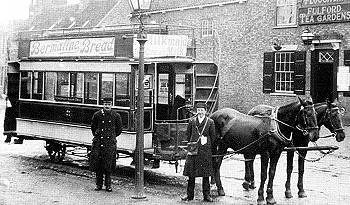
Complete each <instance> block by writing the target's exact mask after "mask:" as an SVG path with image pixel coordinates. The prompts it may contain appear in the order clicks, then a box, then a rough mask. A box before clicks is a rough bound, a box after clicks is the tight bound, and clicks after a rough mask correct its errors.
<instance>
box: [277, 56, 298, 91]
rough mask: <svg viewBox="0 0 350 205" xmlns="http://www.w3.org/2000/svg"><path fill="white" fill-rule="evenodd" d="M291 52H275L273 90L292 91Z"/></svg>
mask: <svg viewBox="0 0 350 205" xmlns="http://www.w3.org/2000/svg"><path fill="white" fill-rule="evenodd" d="M292 55H293V53H292V52H281V53H276V54H275V59H276V60H275V91H276V92H292V91H293V90H294V62H293V61H292Z"/></svg>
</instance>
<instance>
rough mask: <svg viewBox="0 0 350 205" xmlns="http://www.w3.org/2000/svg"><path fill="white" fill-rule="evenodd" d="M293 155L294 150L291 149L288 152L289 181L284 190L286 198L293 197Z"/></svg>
mask: <svg viewBox="0 0 350 205" xmlns="http://www.w3.org/2000/svg"><path fill="white" fill-rule="evenodd" d="M293 157H294V152H293V151H289V152H287V181H286V184H285V188H286V191H285V192H284V195H285V197H286V198H292V197H293V195H292V191H291V189H290V179H291V175H292V171H293Z"/></svg>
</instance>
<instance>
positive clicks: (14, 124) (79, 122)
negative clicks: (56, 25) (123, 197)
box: [4, 25, 218, 168]
mask: <svg viewBox="0 0 350 205" xmlns="http://www.w3.org/2000/svg"><path fill="white" fill-rule="evenodd" d="M171 28H172V27H170V26H162V25H146V30H147V32H148V36H147V38H148V41H147V43H146V46H145V78H144V85H142V86H144V96H145V100H144V156H145V158H146V159H148V160H152V161H153V167H155V168H156V167H159V162H160V161H161V160H165V161H169V162H173V163H175V164H177V161H178V160H180V159H184V158H185V156H186V150H184V149H183V147H184V146H185V145H186V142H184V141H185V140H186V137H185V134H184V133H185V129H186V123H187V122H188V118H189V117H191V116H192V115H193V113H192V107H193V105H194V104H195V103H196V102H205V103H207V104H208V106H209V108H210V110H211V111H213V110H215V109H216V107H217V103H216V102H217V98H218V72H217V66H216V65H215V64H214V63H213V62H204V61H203V62H198V61H196V60H195V59H194V56H195V55H196V53H198V52H201V50H200V49H199V48H198V47H195V46H194V45H195V44H194V42H195V39H194V29H193V28H189V27H181V28H175V29H171ZM137 29H138V27H137V25H136V26H133V25H120V26H114V27H103V28H91V29H86V28H85V29H60V30H41V31H27V32H20V33H19V34H18V41H19V49H18V56H19V62H16V63H14V65H15V66H14V67H15V68H16V69H15V71H12V72H9V73H8V81H9V83H8V96H9V98H10V100H11V103H12V105H13V106H12V107H11V108H8V109H7V112H6V113H7V115H6V119H5V126H4V127H5V132H4V134H5V135H7V136H10V137H16V138H18V140H17V142H21V141H22V140H45V141H46V146H45V147H46V149H47V152H48V154H49V156H50V159H51V160H52V161H55V162H59V161H62V160H63V159H64V157H65V155H66V153H67V152H68V150H71V149H73V148H78V149H80V150H83V151H84V150H86V152H87V153H88V151H89V149H90V147H91V144H92V138H93V136H92V133H91V130H90V123H91V118H92V115H93V114H94V112H96V111H97V110H99V109H101V108H102V100H103V99H105V98H110V99H111V100H112V101H113V107H112V109H114V110H116V111H117V112H118V113H119V114H120V115H121V117H122V122H123V132H122V134H121V135H120V136H119V137H118V138H117V140H118V143H117V147H118V148H117V151H118V155H119V156H130V157H133V156H134V153H135V149H136V128H135V126H136V125H135V122H136V119H135V116H136V110H137V106H136V104H137V100H136V99H137V88H138V85H137V84H138V83H137V78H138V77H137V73H138V71H137V69H138V47H137V45H138V42H137V41H136V38H135V37H136V31H137ZM81 148H83V149H81ZM73 152H74V151H73ZM69 153H72V152H69ZM75 153H80V154H82V155H86V154H87V153H85V154H84V152H83V153H81V152H79V151H75Z"/></svg>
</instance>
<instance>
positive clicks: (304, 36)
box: [300, 28, 315, 45]
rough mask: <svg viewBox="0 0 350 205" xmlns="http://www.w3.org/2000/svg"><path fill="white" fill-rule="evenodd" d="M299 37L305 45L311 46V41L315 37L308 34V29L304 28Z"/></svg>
mask: <svg viewBox="0 0 350 205" xmlns="http://www.w3.org/2000/svg"><path fill="white" fill-rule="evenodd" d="M300 37H301V40H302V41H303V43H304V44H305V45H311V44H312V40H314V38H315V35H314V34H313V33H311V32H310V30H309V28H306V29H305V31H304V32H303V33H302V34H301V36H300Z"/></svg>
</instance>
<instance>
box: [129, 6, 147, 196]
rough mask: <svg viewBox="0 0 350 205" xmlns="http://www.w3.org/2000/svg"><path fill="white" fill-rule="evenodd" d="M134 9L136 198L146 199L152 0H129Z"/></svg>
mask: <svg viewBox="0 0 350 205" xmlns="http://www.w3.org/2000/svg"><path fill="white" fill-rule="evenodd" d="M129 3H130V6H131V9H132V13H131V15H132V18H137V19H138V20H139V21H140V26H139V31H138V35H137V41H138V42H139V44H140V51H139V67H138V71H139V72H138V90H137V91H138V92H137V94H138V95H137V111H136V124H137V125H136V150H135V156H136V157H135V158H136V162H135V181H136V187H135V188H136V189H135V196H132V198H134V199H145V198H146V196H145V195H144V154H143V151H144V124H143V123H144V122H143V121H144V98H145V96H144V87H143V85H144V83H143V81H144V75H145V73H144V72H145V71H144V67H145V65H144V64H145V62H144V50H145V43H146V41H147V35H146V32H145V27H144V24H143V18H145V17H147V15H146V14H145V13H144V12H145V11H146V10H149V9H150V5H151V0H129Z"/></svg>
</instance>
